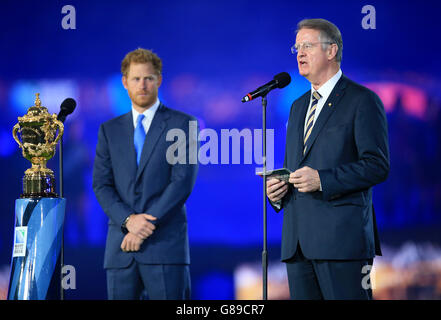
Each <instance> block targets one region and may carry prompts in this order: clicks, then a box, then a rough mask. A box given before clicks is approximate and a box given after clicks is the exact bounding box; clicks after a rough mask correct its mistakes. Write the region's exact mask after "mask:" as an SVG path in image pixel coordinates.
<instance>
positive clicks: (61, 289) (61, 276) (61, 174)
mask: <svg viewBox="0 0 441 320" xmlns="http://www.w3.org/2000/svg"><path fill="white" fill-rule="evenodd" d="M59 172H60V175H59V179H60V181H59V185H60V189H59V190H60V198H63V137H61V139H60V147H59ZM60 266H61V268H60V300H64V289H63V266H64V223H63V226H62V229H61V249H60Z"/></svg>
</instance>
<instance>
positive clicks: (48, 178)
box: [20, 172, 58, 198]
mask: <svg viewBox="0 0 441 320" xmlns="http://www.w3.org/2000/svg"><path fill="white" fill-rule="evenodd" d="M20 198H58V195H57V193H56V192H55V177H54V175H53V173H43V172H33V173H32V174H29V175H28V174H25V176H24V177H23V193H22V194H21V195H20Z"/></svg>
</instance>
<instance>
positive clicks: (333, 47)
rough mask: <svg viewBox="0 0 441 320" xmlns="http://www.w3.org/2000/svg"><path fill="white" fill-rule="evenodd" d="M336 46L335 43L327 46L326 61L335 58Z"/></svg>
mask: <svg viewBox="0 0 441 320" xmlns="http://www.w3.org/2000/svg"><path fill="white" fill-rule="evenodd" d="M337 51H338V46H337V44H336V43H333V44H331V45H329V47H328V60H333V59H334V58H335V57H336V56H337Z"/></svg>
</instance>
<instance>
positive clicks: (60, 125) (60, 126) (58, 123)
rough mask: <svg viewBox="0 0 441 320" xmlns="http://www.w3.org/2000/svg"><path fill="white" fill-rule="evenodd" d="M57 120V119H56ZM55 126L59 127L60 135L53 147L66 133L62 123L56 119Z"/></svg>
mask: <svg viewBox="0 0 441 320" xmlns="http://www.w3.org/2000/svg"><path fill="white" fill-rule="evenodd" d="M54 118H55V117H54ZM53 121H54V123H55V125H56V126H57V127H58V135H57V137H56V138H55V140H54V142H52V145H53V146H56V145H57V143H58V141H59V140H60V139H61V137H62V136H63V133H64V125H63V123H62V122H61V121H59V120H57V119H56V118H55V119H53Z"/></svg>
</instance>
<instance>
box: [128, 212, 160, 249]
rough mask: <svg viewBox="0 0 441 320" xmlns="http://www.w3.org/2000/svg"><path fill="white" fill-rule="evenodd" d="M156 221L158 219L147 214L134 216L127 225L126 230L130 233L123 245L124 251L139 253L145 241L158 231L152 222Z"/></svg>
mask: <svg viewBox="0 0 441 320" xmlns="http://www.w3.org/2000/svg"><path fill="white" fill-rule="evenodd" d="M154 220H156V217H154V216H152V215H149V214H146V213H140V214H132V215H131V216H130V218H129V220H128V221H127V223H126V228H127V230H128V231H129V232H128V233H127V234H126V235H125V237H124V239H123V241H122V243H121V250H122V251H125V252H126V251H127V252H128V251H139V249H140V248H141V245H142V243H143V242H144V240H145V239H147V238H148V237H150V236H151V235H152V234H153V231H154V230H155V229H156V227H155V225H154V224H153V223H151V222H150V221H154Z"/></svg>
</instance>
